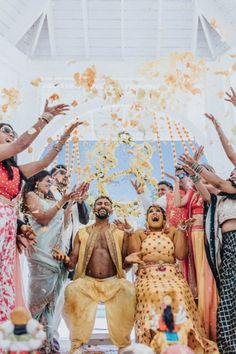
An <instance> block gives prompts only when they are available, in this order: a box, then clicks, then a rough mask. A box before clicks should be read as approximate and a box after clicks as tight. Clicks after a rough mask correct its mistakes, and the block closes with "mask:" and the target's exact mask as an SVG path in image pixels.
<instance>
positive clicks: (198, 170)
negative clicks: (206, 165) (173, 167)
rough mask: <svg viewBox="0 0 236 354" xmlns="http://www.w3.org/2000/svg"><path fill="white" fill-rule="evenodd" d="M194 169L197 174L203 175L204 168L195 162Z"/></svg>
mask: <svg viewBox="0 0 236 354" xmlns="http://www.w3.org/2000/svg"><path fill="white" fill-rule="evenodd" d="M192 169H193V170H194V171H195V172H196V173H201V172H202V170H203V166H202V165H200V164H199V163H197V162H194V164H193V165H192Z"/></svg>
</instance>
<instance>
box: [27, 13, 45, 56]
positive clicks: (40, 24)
mask: <svg viewBox="0 0 236 354" xmlns="http://www.w3.org/2000/svg"><path fill="white" fill-rule="evenodd" d="M45 16H46V14H45V12H44V13H42V15H41V16H40V19H39V21H38V25H37V26H36V28H35V33H34V35H33V41H32V46H31V50H30V56H31V57H32V56H33V55H34V52H35V49H36V47H37V44H38V40H39V36H40V33H41V31H42V28H43V23H44V20H45Z"/></svg>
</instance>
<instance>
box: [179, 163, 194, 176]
mask: <svg viewBox="0 0 236 354" xmlns="http://www.w3.org/2000/svg"><path fill="white" fill-rule="evenodd" d="M181 166H182V167H183V170H184V171H186V172H187V173H188V174H189V176H195V172H194V170H193V169H192V168H191V167H190V166H188V165H187V164H183V165H181Z"/></svg>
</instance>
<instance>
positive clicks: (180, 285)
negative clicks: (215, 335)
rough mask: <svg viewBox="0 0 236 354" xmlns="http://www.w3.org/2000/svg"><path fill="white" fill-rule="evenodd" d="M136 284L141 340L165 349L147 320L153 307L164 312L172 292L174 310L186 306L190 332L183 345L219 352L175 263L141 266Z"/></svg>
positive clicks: (194, 348)
mask: <svg viewBox="0 0 236 354" xmlns="http://www.w3.org/2000/svg"><path fill="white" fill-rule="evenodd" d="M135 287H136V295H137V306H136V332H137V337H138V342H139V343H143V344H146V345H149V346H151V347H152V348H153V349H154V350H155V352H156V353H160V352H161V345H162V343H161V342H160V341H159V340H158V338H157V336H155V337H153V335H152V334H151V333H150V331H149V330H147V329H146V326H145V323H146V321H147V318H148V316H149V314H150V313H151V312H152V311H153V310H154V311H155V312H156V313H157V314H159V315H160V314H161V313H162V311H163V302H164V298H165V296H166V295H169V296H170V297H171V298H172V307H173V310H174V313H177V312H178V310H179V306H180V305H183V307H184V309H185V311H186V317H187V324H186V326H187V327H186V331H187V332H188V335H187V343H182V344H186V345H188V346H189V347H190V348H191V349H192V350H193V351H194V353H197V354H204V353H209V354H213V353H214V354H216V353H218V349H217V345H216V343H214V342H212V341H210V340H208V339H207V338H206V335H205V333H204V328H203V325H202V322H201V319H200V316H199V312H198V310H197V307H196V304H195V302H194V298H193V296H192V293H191V290H190V288H189V286H188V284H187V283H186V281H185V279H184V277H183V275H182V273H181V271H180V270H178V268H177V267H176V266H175V265H172V264H162V265H161V266H160V265H159V264H156V265H155V264H153V265H147V266H144V267H141V268H140V269H139V270H138V274H137V278H136V281H135ZM181 340H183V337H182V339H181Z"/></svg>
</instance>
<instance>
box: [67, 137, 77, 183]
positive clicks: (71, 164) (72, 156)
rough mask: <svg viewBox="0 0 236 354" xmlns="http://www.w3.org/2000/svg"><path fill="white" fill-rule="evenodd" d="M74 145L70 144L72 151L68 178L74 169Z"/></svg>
mask: <svg viewBox="0 0 236 354" xmlns="http://www.w3.org/2000/svg"><path fill="white" fill-rule="evenodd" d="M75 149H76V147H75V144H73V143H72V151H71V159H70V168H69V173H68V175H69V177H71V175H72V172H73V167H74V160H75Z"/></svg>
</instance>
